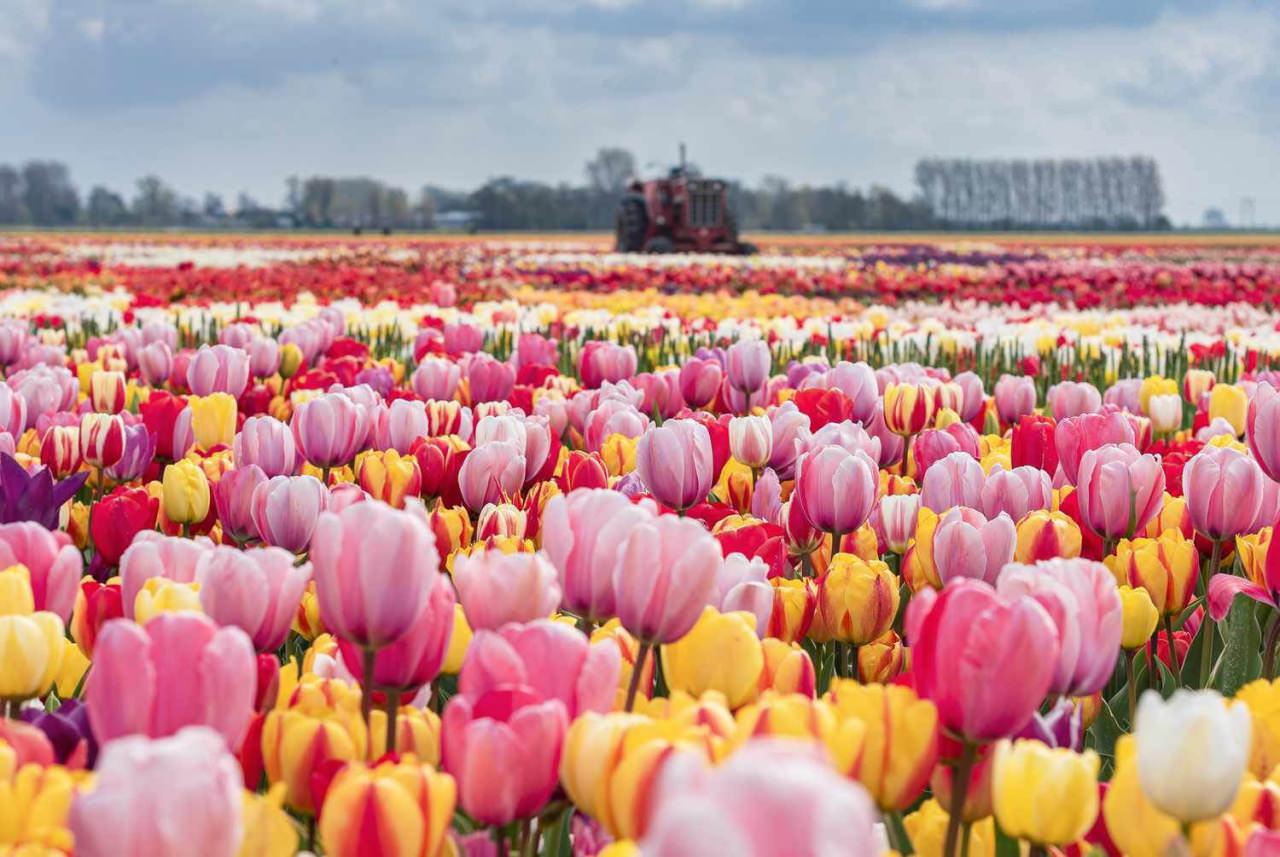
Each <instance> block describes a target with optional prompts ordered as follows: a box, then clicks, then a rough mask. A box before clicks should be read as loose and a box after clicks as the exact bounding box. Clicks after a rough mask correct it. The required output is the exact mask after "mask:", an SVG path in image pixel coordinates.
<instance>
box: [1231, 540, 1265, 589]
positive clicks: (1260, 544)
mask: <svg viewBox="0 0 1280 857" xmlns="http://www.w3.org/2000/svg"><path fill="white" fill-rule="evenodd" d="M1273 533H1274V530H1273V529H1272V528H1271V527H1263V528H1262V529H1260V530H1258V532H1256V533H1250V534H1248V535H1244V536H1236V556H1238V557H1239V558H1240V566H1241V568H1243V569H1244V573H1245V576H1246V577H1248V578H1249V579H1250V580H1252V581H1253V582H1254V583H1256V584H1258V585H1259V586H1263V587H1267V579H1266V571H1265V569H1266V562H1267V551H1268V550H1270V549H1271V537H1272V535H1273ZM1267 588H1270V587H1267Z"/></svg>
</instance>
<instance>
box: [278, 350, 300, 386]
mask: <svg viewBox="0 0 1280 857" xmlns="http://www.w3.org/2000/svg"><path fill="white" fill-rule="evenodd" d="M302 356H303V355H302V349H301V348H299V347H298V346H297V345H295V344H294V343H292V342H286V343H285V344H284V345H281V346H280V377H281V378H284V379H285V380H288V379H289V378H292V377H293V376H294V375H295V374H297V372H298V370H299V369H300V368H302Z"/></svg>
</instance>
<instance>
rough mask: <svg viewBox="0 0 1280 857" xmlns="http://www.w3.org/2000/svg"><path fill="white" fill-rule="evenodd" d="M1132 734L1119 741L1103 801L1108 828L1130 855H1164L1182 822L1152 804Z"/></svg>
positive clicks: (1129, 856)
mask: <svg viewBox="0 0 1280 857" xmlns="http://www.w3.org/2000/svg"><path fill="white" fill-rule="evenodd" d="M1136 751H1137V746H1136V744H1135V742H1134V738H1133V736H1132V735H1122V736H1120V739H1119V740H1118V741H1117V742H1116V769H1115V773H1114V774H1113V775H1112V777H1111V781H1110V783H1109V784H1108V786H1107V796H1106V798H1104V799H1103V801H1102V815H1103V818H1104V819H1106V822H1107V832H1108V833H1110V834H1111V839H1112V841H1113V842H1115V844H1116V847H1117V848H1119V849H1120V851H1121V853H1123V854H1125V855H1127V857H1164V855H1166V854H1168V853H1169V851H1168V849H1169V848H1170V847H1171V846H1173V845H1174V844H1175V843H1177V841H1178V839H1179V837H1181V835H1182V828H1181V825H1179V824H1178V822H1177V821H1175V820H1174V819H1173V818H1172V817H1171V816H1168V815H1165V814H1164V813H1162V812H1161V811H1160V810H1158V809H1156V808H1155V807H1154V806H1152V805H1151V801H1149V800H1147V797H1146V795H1144V794H1143V793H1142V786H1141V784H1140V783H1139V782H1138V760H1137V757H1136Z"/></svg>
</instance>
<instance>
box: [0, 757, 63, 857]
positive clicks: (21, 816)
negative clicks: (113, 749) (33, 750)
mask: <svg viewBox="0 0 1280 857" xmlns="http://www.w3.org/2000/svg"><path fill="white" fill-rule="evenodd" d="M77 787H78V783H77V779H76V776H75V775H74V774H73V773H72V772H70V771H68V770H67V769H66V768H63V767H61V766H59V765H50V766H48V767H42V766H40V765H36V764H27V765H23V766H22V767H21V768H20V769H18V770H17V771H16V772H15V773H14V775H13V777H12V779H10V778H8V777H4V778H0V851H3V850H4V848H5V847H6V846H27V848H30V849H32V850H31V851H30V852H27V851H24V850H23V849H22V848H20V847H19V848H18V849H17V850H15V851H14V852H13V853H14V854H23V853H32V854H41V853H48V852H45V851H43V850H41V849H42V848H48V849H57V851H58V853H62V852H67V853H70V852H71V850H72V845H73V838H72V836H71V831H70V830H68V829H67V815H68V813H69V812H70V810H71V802H72V800H74V798H75V795H76V791H77Z"/></svg>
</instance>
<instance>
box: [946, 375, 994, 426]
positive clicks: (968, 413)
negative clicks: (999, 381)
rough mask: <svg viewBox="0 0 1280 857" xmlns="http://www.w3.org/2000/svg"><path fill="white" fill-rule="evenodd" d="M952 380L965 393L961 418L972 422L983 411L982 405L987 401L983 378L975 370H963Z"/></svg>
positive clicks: (961, 407) (961, 405) (961, 404)
mask: <svg viewBox="0 0 1280 857" xmlns="http://www.w3.org/2000/svg"><path fill="white" fill-rule="evenodd" d="M951 382H952V383H953V384H955V385H956V386H957V387H959V388H960V392H961V393H962V395H963V400H962V401H961V403H960V412H959V413H960V419H962V420H964V421H965V422H971V421H972V420H973V419H974V418H975V417H976V416H978V414H979V413H980V412H981V411H982V406H983V405H985V404H986V403H987V392H986V388H985V387H984V386H983V384H982V379H981V378H980V377H978V376H977V375H976V374H974V373H973V372H961V373H960V374H959V375H957V376H956V377H954V378H952V379H951Z"/></svg>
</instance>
